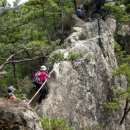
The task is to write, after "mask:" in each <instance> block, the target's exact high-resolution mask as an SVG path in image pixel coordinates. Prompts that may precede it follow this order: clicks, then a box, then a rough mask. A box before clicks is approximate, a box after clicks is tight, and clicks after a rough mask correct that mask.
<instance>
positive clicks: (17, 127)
mask: <svg viewBox="0 0 130 130" xmlns="http://www.w3.org/2000/svg"><path fill="white" fill-rule="evenodd" d="M0 130H42V128H41V125H40V121H39V118H38V116H37V114H36V113H35V112H33V110H32V109H31V108H30V107H29V106H28V105H27V104H26V103H24V102H21V101H18V100H17V101H11V100H8V99H2V98H1V99H0Z"/></svg>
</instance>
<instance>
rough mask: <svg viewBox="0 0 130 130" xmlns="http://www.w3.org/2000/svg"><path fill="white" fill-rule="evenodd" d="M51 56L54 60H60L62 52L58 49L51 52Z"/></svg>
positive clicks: (62, 57)
mask: <svg viewBox="0 0 130 130" xmlns="http://www.w3.org/2000/svg"><path fill="white" fill-rule="evenodd" d="M52 58H53V60H54V61H61V60H63V59H64V54H63V53H62V52H60V51H59V52H54V53H53V54H52Z"/></svg>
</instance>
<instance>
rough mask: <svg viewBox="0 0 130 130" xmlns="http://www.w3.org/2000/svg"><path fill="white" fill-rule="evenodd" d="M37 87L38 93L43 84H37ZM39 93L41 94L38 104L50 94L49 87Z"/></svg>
mask: <svg viewBox="0 0 130 130" xmlns="http://www.w3.org/2000/svg"><path fill="white" fill-rule="evenodd" d="M35 85H36V89H35V90H36V91H38V90H39V88H40V87H41V84H38V83H35ZM39 93H40V96H39V98H38V103H41V101H42V99H45V98H46V96H47V94H48V87H47V85H46V86H43V87H42V89H41V90H40V92H39Z"/></svg>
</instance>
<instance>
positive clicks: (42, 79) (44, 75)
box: [39, 70, 49, 84]
mask: <svg viewBox="0 0 130 130" xmlns="http://www.w3.org/2000/svg"><path fill="white" fill-rule="evenodd" d="M39 77H40V83H39V84H43V82H44V81H45V79H48V78H49V75H48V74H47V73H45V72H44V71H42V70H40V71H39Z"/></svg>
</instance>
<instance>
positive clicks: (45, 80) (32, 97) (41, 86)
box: [27, 63, 60, 104]
mask: <svg viewBox="0 0 130 130" xmlns="http://www.w3.org/2000/svg"><path fill="white" fill-rule="evenodd" d="M59 65H60V63H58V65H57V66H56V67H55V68H54V69H53V70H52V71H51V72H50V73H49V76H50V75H51V74H52V72H53V71H54V70H55V69H56V68H57V67H58V66H59ZM46 82H47V79H46V80H45V81H44V83H43V84H42V86H41V87H40V88H39V89H38V91H37V92H36V93H35V94H34V96H33V97H32V98H31V99H30V101H29V102H28V103H27V104H30V103H31V102H32V100H33V99H34V98H35V96H36V95H37V94H38V93H39V91H40V90H41V89H42V87H43V86H44V85H45V83H46Z"/></svg>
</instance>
